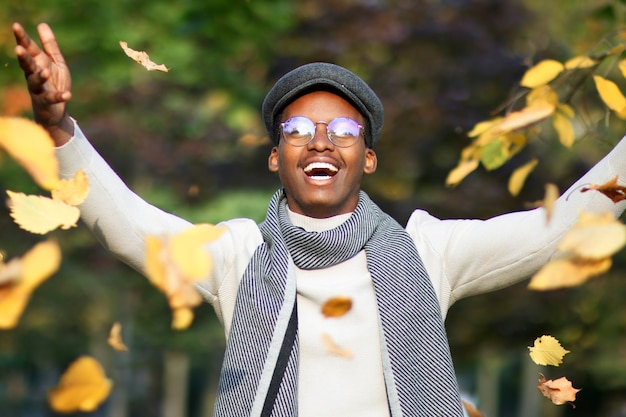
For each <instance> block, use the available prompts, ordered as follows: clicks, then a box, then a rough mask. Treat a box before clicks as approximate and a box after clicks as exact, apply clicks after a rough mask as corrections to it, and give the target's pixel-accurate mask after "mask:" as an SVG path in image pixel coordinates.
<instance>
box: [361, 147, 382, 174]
mask: <svg viewBox="0 0 626 417" xmlns="http://www.w3.org/2000/svg"><path fill="white" fill-rule="evenodd" d="M377 166H378V158H377V157H376V152H374V150H373V149H372V148H367V149H366V150H365V167H364V168H363V172H364V173H365V174H373V173H374V171H376V167H377Z"/></svg>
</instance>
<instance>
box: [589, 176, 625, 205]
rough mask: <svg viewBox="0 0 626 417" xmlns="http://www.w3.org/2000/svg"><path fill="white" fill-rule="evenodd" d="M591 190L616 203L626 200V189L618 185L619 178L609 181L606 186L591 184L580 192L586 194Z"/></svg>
mask: <svg viewBox="0 0 626 417" xmlns="http://www.w3.org/2000/svg"><path fill="white" fill-rule="evenodd" d="M590 190H595V191H599V192H601V193H602V194H604V195H605V196H607V197H608V198H610V199H611V200H612V201H613V202H614V203H618V202H620V201H622V200H626V187H624V186H623V185H618V184H617V176H615V177H613V178H612V179H610V180H608V181H607V182H605V183H604V184H591V185H590V186H588V187H583V188H582V189H581V190H580V192H582V193H584V192H587V191H590Z"/></svg>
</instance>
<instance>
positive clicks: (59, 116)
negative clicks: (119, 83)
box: [13, 23, 74, 146]
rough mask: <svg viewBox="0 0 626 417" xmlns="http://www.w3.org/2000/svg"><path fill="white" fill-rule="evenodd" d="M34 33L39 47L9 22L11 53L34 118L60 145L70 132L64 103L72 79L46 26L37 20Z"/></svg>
mask: <svg viewBox="0 0 626 417" xmlns="http://www.w3.org/2000/svg"><path fill="white" fill-rule="evenodd" d="M37 32H38V34H39V39H40V41H41V45H42V48H43V49H42V48H40V47H39V46H38V45H37V43H36V42H34V41H33V40H32V39H31V38H30V36H28V34H27V33H26V31H25V30H24V28H23V27H22V25H20V24H19V23H14V24H13V34H14V35H15V42H16V44H17V45H16V47H15V55H16V56H17V60H18V62H19V65H20V68H22V71H24V76H25V77H26V84H27V86H28V92H29V93H30V98H31V103H32V107H33V114H34V118H35V121H36V122H37V123H39V124H40V125H42V126H43V127H44V128H45V129H46V130H47V131H48V133H50V136H51V137H52V139H53V140H54V142H55V144H56V145H57V146H61V145H63V144H65V143H66V142H67V141H69V140H70V138H71V137H72V136H73V135H74V124H73V122H72V120H71V119H70V117H69V115H68V114H67V106H66V104H67V102H68V101H69V100H70V99H71V98H72V92H71V89H72V79H71V76H70V71H69V68H68V67H67V65H66V64H65V59H64V58H63V54H61V50H60V49H59V45H58V44H57V41H56V38H55V36H54V32H52V29H50V26H48V25H47V24H45V23H41V24H39V25H38V26H37Z"/></svg>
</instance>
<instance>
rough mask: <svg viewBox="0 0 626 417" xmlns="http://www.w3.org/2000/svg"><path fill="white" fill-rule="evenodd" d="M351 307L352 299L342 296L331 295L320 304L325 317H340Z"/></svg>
mask: <svg viewBox="0 0 626 417" xmlns="http://www.w3.org/2000/svg"><path fill="white" fill-rule="evenodd" d="M351 308H352V299H350V298H348V297H344V296H338V297H333V298H331V299H329V300H327V301H326V302H325V303H324V305H323V306H322V314H323V315H324V316H325V317H341V316H343V315H345V314H346V313H347V312H348V311H350V309H351Z"/></svg>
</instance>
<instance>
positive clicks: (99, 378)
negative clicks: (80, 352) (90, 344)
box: [48, 356, 113, 413]
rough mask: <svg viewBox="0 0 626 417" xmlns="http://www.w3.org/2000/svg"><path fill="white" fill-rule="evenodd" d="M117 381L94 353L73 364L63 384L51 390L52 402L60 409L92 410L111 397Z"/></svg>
mask: <svg viewBox="0 0 626 417" xmlns="http://www.w3.org/2000/svg"><path fill="white" fill-rule="evenodd" d="M112 387H113V382H112V381H111V380H110V379H108V378H107V377H106V374H105V372H104V369H102V366H101V365H100V363H98V361H97V360H95V359H94V358H92V357H90V356H81V357H79V358H78V359H76V360H75V361H74V362H72V363H71V364H70V366H69V367H68V368H67V370H66V371H65V373H63V375H62V376H61V379H60V380H59V384H58V385H57V386H56V387H55V388H53V389H51V390H50V392H49V393H48V403H49V404H50V407H51V408H52V409H53V410H54V411H56V412H57V413H74V412H84V413H88V412H92V411H95V410H96V409H97V408H98V406H100V404H102V402H103V401H104V400H106V399H107V397H108V396H109V394H110V392H111V388H112Z"/></svg>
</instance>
